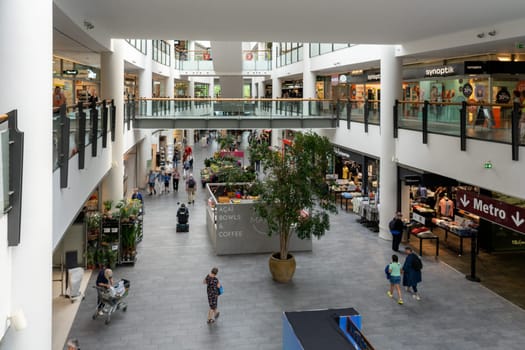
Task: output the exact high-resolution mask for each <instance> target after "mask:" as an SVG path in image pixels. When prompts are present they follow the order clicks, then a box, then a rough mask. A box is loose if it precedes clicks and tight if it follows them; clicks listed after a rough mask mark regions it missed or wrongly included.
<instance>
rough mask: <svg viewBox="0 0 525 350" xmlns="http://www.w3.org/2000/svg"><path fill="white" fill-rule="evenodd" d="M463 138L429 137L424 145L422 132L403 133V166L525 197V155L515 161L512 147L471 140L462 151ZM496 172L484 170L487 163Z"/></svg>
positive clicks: (399, 156)
mask: <svg viewBox="0 0 525 350" xmlns="http://www.w3.org/2000/svg"><path fill="white" fill-rule="evenodd" d="M459 142H460V141H459V137H452V136H443V135H435V134H429V135H428V144H427V145H424V144H422V143H421V133H420V132H415V131H409V130H399V138H398V139H397V140H396V149H397V153H396V156H397V159H398V160H399V163H400V164H404V165H408V166H411V167H414V168H417V169H421V170H425V171H428V172H432V173H435V174H440V175H443V176H447V177H450V178H452V179H457V180H459V181H461V182H465V183H467V184H472V185H477V186H480V187H483V188H486V189H489V190H493V191H497V192H501V193H505V194H507V195H509V196H514V197H519V198H525V186H523V174H525V152H524V149H523V147H521V154H520V157H521V159H520V161H517V162H516V161H512V160H511V159H512V158H511V146H510V145H505V144H500V143H495V142H484V141H478V140H467V151H466V152H461V151H460V148H459V147H460V144H459ZM488 160H490V161H492V165H493V168H492V169H484V168H483V164H484V163H485V162H486V161H488Z"/></svg>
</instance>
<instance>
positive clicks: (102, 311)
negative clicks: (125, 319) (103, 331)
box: [92, 279, 130, 324]
mask: <svg viewBox="0 0 525 350" xmlns="http://www.w3.org/2000/svg"><path fill="white" fill-rule="evenodd" d="M129 286H130V283H129V281H128V280H125V279H122V280H120V281H119V282H118V283H117V284H116V285H115V286H114V287H111V288H106V287H100V286H94V287H93V288H95V289H96V290H97V296H98V303H97V307H96V309H95V313H94V314H93V317H92V318H93V319H94V320H95V319H97V318H98V317H105V318H106V320H105V322H104V323H105V324H109V323H110V322H111V315H112V314H113V313H115V312H116V311H117V310H122V311H123V312H126V311H127V309H128V304H127V303H126V302H125V301H124V299H125V298H126V297H127V296H128V292H129Z"/></svg>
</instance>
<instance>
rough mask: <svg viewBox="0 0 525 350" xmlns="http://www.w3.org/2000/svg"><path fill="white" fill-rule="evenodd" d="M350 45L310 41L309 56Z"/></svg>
mask: <svg viewBox="0 0 525 350" xmlns="http://www.w3.org/2000/svg"><path fill="white" fill-rule="evenodd" d="M350 46H352V45H351V44H338V43H310V57H315V56H319V55H324V54H327V53H330V52H333V51H337V50H341V49H346V48H347V47H350Z"/></svg>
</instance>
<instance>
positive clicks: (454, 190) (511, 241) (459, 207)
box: [398, 167, 525, 255]
mask: <svg viewBox="0 0 525 350" xmlns="http://www.w3.org/2000/svg"><path fill="white" fill-rule="evenodd" d="M473 198H476V199H475V200H474V199H473ZM482 201H485V202H487V203H489V202H494V203H493V207H494V208H497V207H498V205H499V207H502V208H506V207H512V209H508V210H507V211H509V214H508V215H507V214H505V215H504V214H501V212H500V211H497V212H496V209H494V210H492V212H491V211H490V210H487V211H486V212H484V208H485V207H483V204H480V203H482ZM475 203H476V204H475ZM495 203H499V204H495ZM489 204H491V203H489ZM489 204H487V208H488V205H489ZM398 208H400V211H401V212H402V213H403V217H404V218H406V219H411V220H412V222H413V226H424V227H426V228H427V229H428V230H429V231H431V232H432V233H433V234H435V235H437V236H439V238H440V239H441V240H446V238H447V236H456V237H457V238H458V239H460V240H461V241H460V242H459V244H461V246H459V245H457V244H451V245H449V244H447V246H449V248H451V249H452V250H453V251H454V252H457V253H459V254H460V255H461V254H462V253H463V251H464V250H467V247H468V246H466V245H463V242H462V241H463V240H464V239H470V238H471V236H472V235H473V234H474V233H475V234H477V237H478V244H479V248H480V249H482V250H483V251H485V252H487V253H493V252H508V251H524V250H525V237H524V236H523V234H524V233H525V232H519V227H514V228H513V227H511V226H512V222H513V221H512V219H511V215H512V214H514V213H515V212H517V211H519V210H521V209H519V208H525V200H524V199H519V198H514V197H510V196H506V195H503V194H500V193H497V192H493V191H490V190H487V189H483V188H479V187H477V186H474V185H471V184H464V183H461V182H459V181H457V180H455V179H451V178H448V177H444V176H441V175H437V174H432V173H427V172H424V171H420V170H417V169H410V168H406V167H398ZM494 213H496V214H501V215H503V216H505V219H506V220H503V221H502V220H500V219H501V217H497V215H492V214H494ZM501 215H500V216H501ZM520 227H521V225H520ZM524 228H525V225H524Z"/></svg>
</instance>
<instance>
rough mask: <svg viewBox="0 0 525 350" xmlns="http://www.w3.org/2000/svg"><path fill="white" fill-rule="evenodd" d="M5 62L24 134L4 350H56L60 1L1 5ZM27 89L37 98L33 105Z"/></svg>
mask: <svg viewBox="0 0 525 350" xmlns="http://www.w3.org/2000/svg"><path fill="white" fill-rule="evenodd" d="M36 25H37V27H36ZM27 43H31V44H27ZM35 53H37V57H35ZM0 56H1V57H2V58H1V60H2V64H0V76H1V77H2V81H3V82H4V83H5V86H6V87H7V86H8V88H4V89H2V98H0V113H7V112H9V111H11V110H14V109H16V110H18V128H19V129H20V130H21V131H23V132H24V161H23V163H24V164H23V169H24V176H23V179H22V186H23V190H22V225H21V237H20V239H21V242H20V244H19V245H18V246H14V247H7V238H6V233H7V214H5V215H2V216H0V232H1V234H0V276H1V281H2V282H1V284H2V286H1V289H0V339H1V341H0V349H2V350H22V349H51V347H52V346H51V318H52V306H51V301H52V292H51V290H52V274H51V266H52V255H53V251H52V237H53V232H52V231H53V229H52V220H53V212H52V208H53V201H52V199H53V191H52V189H53V186H57V187H58V186H59V184H58V182H57V183H55V184H54V183H53V181H52V179H53V169H52V162H53V158H52V151H51V150H52V147H53V145H52V140H53V132H52V130H53V126H52V120H51V119H52V118H51V115H52V112H51V108H52V103H51V101H52V99H51V96H52V93H53V80H52V74H51V72H52V69H53V68H52V60H51V58H52V56H53V1H51V0H28V1H19V0H2V1H0ZM29 67H31V68H29ZM27 82H31V91H34V92H35V93H33V94H31V97H30V98H28V95H27V91H28V90H27V89H28V85H27ZM71 102H72V101H68V103H71ZM2 152H6V151H5V150H3V151H2ZM55 215H57V213H55ZM58 215H59V214H58ZM17 310H22V312H23V314H24V315H25V318H26V320H27V327H26V328H25V329H23V330H21V331H16V330H15V329H14V328H13V327H11V328H10V329H9V331H7V326H8V322H7V317H8V316H10V315H11V314H12V313H14V312H16V311H17ZM5 331H7V333H6V334H5V335H4V332H5ZM3 335H4V337H3V339H2V336H3Z"/></svg>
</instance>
